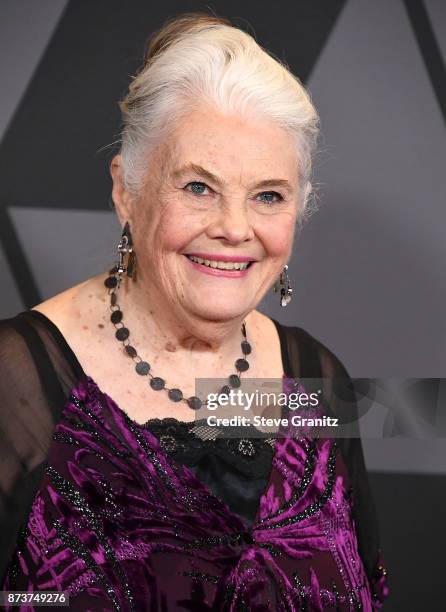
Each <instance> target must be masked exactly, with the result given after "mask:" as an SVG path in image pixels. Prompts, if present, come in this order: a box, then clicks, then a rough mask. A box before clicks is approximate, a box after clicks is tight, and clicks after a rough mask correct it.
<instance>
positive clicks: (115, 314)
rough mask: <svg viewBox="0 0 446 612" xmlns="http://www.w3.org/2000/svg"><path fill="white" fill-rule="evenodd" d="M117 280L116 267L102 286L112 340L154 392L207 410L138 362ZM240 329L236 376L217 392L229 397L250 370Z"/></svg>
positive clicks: (245, 342) (148, 366)
mask: <svg viewBox="0 0 446 612" xmlns="http://www.w3.org/2000/svg"><path fill="white" fill-rule="evenodd" d="M120 280H121V279H120V276H119V268H118V266H115V267H113V268H112V269H111V270H110V272H109V276H108V277H107V278H106V279H105V281H104V285H105V286H106V287H107V289H108V290H109V295H110V310H111V315H110V321H111V322H112V323H113V325H114V326H115V328H116V332H115V338H116V339H117V340H118V341H119V342H122V344H123V346H124V350H125V352H126V354H127V355H128V356H129V357H130V358H131V359H132V360H133V361H134V362H135V372H136V373H137V374H139V375H140V376H148V377H149V378H150V382H149V384H150V387H151V388H152V389H153V390H154V391H166V392H167V395H168V397H169V399H170V400H171V401H172V402H180V401H182V402H185V403H186V404H187V405H188V406H189V408H191V409H192V410H199V409H200V408H201V407H202V406H206V405H207V404H208V401H209V400H206V401H203V400H201V399H200V398H199V397H197V396H196V395H192V396H191V397H187V398H186V397H184V395H183V392H182V391H181V389H178V388H176V387H175V388H170V387H167V386H166V381H165V379H164V378H161V377H160V376H154V375H153V373H152V368H151V366H150V364H149V362H148V361H145V360H143V359H141V357H140V356H139V355H138V353H137V351H136V349H135V347H134V346H132V345H131V344H130V340H129V337H130V331H129V329H128V328H127V327H126V326H125V325H124V323H123V318H124V314H123V312H122V310H121V308H120V306H119V304H118V298H117V290H118V289H119V285H120ZM241 329H242V336H243V339H242V342H241V345H240V346H241V349H242V357H240V358H239V359H237V361H236V362H235V364H234V365H235V369H236V374H231V375H230V376H229V377H228V384H227V385H224V386H223V387H222V388H221V389H220V392H219V394H220V395H222V394H224V395H228V394H229V393H230V391H231V388H233V389H237V388H238V387H240V385H241V381H240V375H241V373H242V372H246V370H248V369H249V363H248V361H247V359H246V356H247V355H249V354H250V353H251V350H252V348H251V345H250V343H249V342H248V340H247V338H246V323H245V321H243V323H242V328H241Z"/></svg>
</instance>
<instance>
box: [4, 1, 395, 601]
mask: <svg viewBox="0 0 446 612" xmlns="http://www.w3.org/2000/svg"><path fill="white" fill-rule="evenodd" d="M121 110H122V115H123V130H122V141H121V148H120V151H119V154H117V155H116V156H115V157H114V158H113V160H112V162H111V175H112V179H113V191H112V197H113V201H114V204H115V207H116V212H117V215H118V217H119V221H120V223H121V225H122V227H123V232H122V236H121V239H120V241H119V245H118V253H117V261H116V265H115V266H114V267H113V268H112V269H111V271H109V272H108V273H107V274H103V275H99V276H97V277H94V278H90V279H88V280H86V281H85V282H83V283H82V284H80V285H78V286H76V287H73V288H71V289H68V290H67V291H64V292H63V293H61V294H59V295H56V296H55V297H53V298H51V299H49V300H47V301H45V302H43V303H42V304H39V305H38V306H36V307H35V308H33V309H32V310H29V311H26V312H23V313H20V314H18V315H17V316H16V317H14V318H12V319H9V320H4V321H2V322H1V327H0V338H1V343H0V358H1V377H0V387H1V397H2V411H1V413H2V425H1V426H2V434H3V438H2V457H1V472H0V474H1V487H2V488H1V490H2V511H3V519H2V520H3V523H2V538H3V540H4V544H3V547H2V553H3V568H2V569H3V579H2V585H3V590H5V591H28V592H30V591H32V592H36V591H58V592H64V593H65V596H67V597H69V598H70V609H73V610H135V611H140V610H374V609H376V608H380V607H382V600H383V598H384V596H385V594H386V591H387V587H386V583H385V570H384V568H383V566H382V564H381V563H382V562H381V560H380V550H379V542H378V535H377V527H376V518H375V514H374V510H373V501H372V499H371V496H370V490H369V485H368V481H367V474H366V471H365V467H364V460H363V455H362V450H361V442H360V439H359V438H353V437H352V438H350V439H342V440H341V439H339V440H336V439H334V438H332V437H330V438H323V437H314V438H313V437H312V436H311V435H304V434H302V435H299V436H291V435H290V436H276V438H275V440H273V441H272V442H271V439H263V438H258V439H257V438H256V439H254V438H253V439H250V438H249V439H234V438H231V439H228V438H223V437H222V436H220V435H216V436H214V437H212V436H211V437H209V436H207V435H203V432H202V430H201V429H200V428H199V427H197V426H196V424H194V417H195V414H196V411H197V409H198V408H200V407H203V405H205V403H206V401H205V398H203V397H199V394H198V393H197V391H196V388H195V383H196V379H197V378H208V379H215V378H217V379H224V382H225V383H226V385H225V389H226V390H228V389H229V390H230V389H237V388H239V387H240V385H241V383H242V382H243V377H247V376H248V375H249V378H252V379H263V378H268V379H279V380H280V381H283V383H284V385H285V386H284V388H287V387H286V385H287V384H289V383H290V380H291V381H292V380H296V378H305V377H313V378H332V379H334V378H337V377H343V378H344V379H345V378H348V375H347V373H346V371H345V369H344V368H343V366H342V364H341V363H340V362H339V360H338V359H337V358H336V357H335V355H334V354H333V353H332V352H330V351H329V350H328V349H327V348H326V347H324V346H323V345H322V344H321V343H320V342H319V341H317V340H316V339H315V338H313V337H312V336H311V335H310V334H308V333H307V332H305V331H304V330H303V329H301V328H299V327H286V326H284V325H281V324H280V323H278V322H277V321H276V320H273V319H270V318H268V317H266V316H265V315H263V314H261V313H260V312H259V311H258V310H256V306H257V305H258V303H259V302H260V301H261V299H262V298H263V297H264V295H265V293H266V292H267V291H268V289H270V288H271V287H272V286H273V284H274V283H275V282H276V281H277V279H278V278H279V279H280V294H279V299H280V301H281V304H282V305H286V304H287V303H288V302H289V300H290V298H291V287H290V282H289V277H288V272H287V262H288V260H289V258H290V254H291V251H292V244H293V238H294V233H295V228H296V225H298V224H299V223H300V222H301V221H302V219H303V218H304V215H305V208H306V205H307V202H308V198H309V195H310V193H311V190H312V187H311V182H310V179H311V176H310V175H311V158H312V155H313V153H314V149H315V143H316V137H317V132H318V117H317V113H316V111H315V109H314V107H313V105H312V104H311V101H310V98H309V95H308V93H307V92H306V91H305V89H304V88H303V86H302V84H301V83H300V81H299V80H298V79H297V78H296V77H295V76H293V75H292V74H291V73H290V72H289V70H288V69H287V68H286V67H285V66H284V65H282V64H281V63H279V62H278V61H277V60H276V59H274V58H272V57H271V55H269V54H268V53H267V52H266V51H265V50H263V49H262V48H261V47H260V46H259V45H258V44H257V43H256V42H255V41H254V40H253V38H252V37H251V36H249V35H248V34H246V33H244V32H243V31H241V30H240V29H238V28H235V27H233V26H232V25H231V24H230V23H229V22H228V21H226V20H225V19H220V18H217V17H211V16H208V15H204V14H200V13H193V14H187V15H183V16H181V17H178V18H176V19H173V20H171V21H170V22H168V23H167V24H166V25H165V26H164V27H163V28H162V29H161V30H160V31H159V32H158V33H157V34H156V35H155V36H154V37H153V38H152V40H151V43H150V45H149V47H148V52H147V56H146V59H145V62H144V65H143V67H142V69H141V70H140V72H139V74H138V75H137V76H136V77H135V78H134V79H133V81H132V83H131V85H130V88H129V92H128V93H127V95H126V97H125V99H124V100H123V101H122V103H121ZM248 370H249V371H248ZM288 390H289V387H288ZM330 409H331V411H332V412H334V413H336V411H337V410H338V411H339V406H336V400H335V394H333V396H332V403H331V405H330ZM30 605H32V602H31V604H30Z"/></svg>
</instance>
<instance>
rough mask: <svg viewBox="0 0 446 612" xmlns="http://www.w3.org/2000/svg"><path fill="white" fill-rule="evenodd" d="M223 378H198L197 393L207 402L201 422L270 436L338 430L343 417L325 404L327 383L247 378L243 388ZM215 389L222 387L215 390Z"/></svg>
mask: <svg viewBox="0 0 446 612" xmlns="http://www.w3.org/2000/svg"><path fill="white" fill-rule="evenodd" d="M225 383H226V381H224V380H222V379H198V380H197V386H196V394H197V395H198V397H200V398H205V399H206V403H205V404H203V406H202V408H201V409H200V410H198V411H197V414H196V421H197V422H199V423H200V425H206V426H207V427H213V428H219V430H220V435H226V436H228V437H232V436H234V437H237V436H239V435H241V436H243V437H263V436H265V437H267V436H271V434H274V435H290V434H291V435H293V436H297V435H299V434H303V433H305V434H309V433H310V432H311V434H312V435H318V434H320V432H321V431H326V430H327V429H328V430H335V429H336V428H337V427H338V424H339V417H337V416H336V415H335V414H331V413H329V412H327V411H326V409H325V408H324V399H323V396H324V391H323V387H319V388H314V389H310V388H306V387H304V386H303V385H302V384H301V383H300V382H299V381H298V382H296V381H295V380H293V379H290V380H289V381H288V382H287V383H286V384H285V385H284V381H283V380H282V379H273V378H272V379H264V378H262V379H258V378H257V379H252V378H249V379H248V378H244V379H243V380H242V381H241V385H240V388H231V387H229V386H227V385H226V384H225ZM215 389H219V390H218V391H215Z"/></svg>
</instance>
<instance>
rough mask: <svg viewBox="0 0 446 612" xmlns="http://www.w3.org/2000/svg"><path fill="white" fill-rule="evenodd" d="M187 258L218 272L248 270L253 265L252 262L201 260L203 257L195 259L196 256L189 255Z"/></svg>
mask: <svg viewBox="0 0 446 612" xmlns="http://www.w3.org/2000/svg"><path fill="white" fill-rule="evenodd" d="M187 257H188V259H190V260H191V261H194V262H195V263H199V264H202V265H203V266H208V267H209V268H217V269H218V270H246V268H247V267H248V266H249V264H250V263H251V262H250V261H244V262H239V261H237V262H236V261H234V262H232V261H215V260H210V259H201V257H195V256H194V255H187Z"/></svg>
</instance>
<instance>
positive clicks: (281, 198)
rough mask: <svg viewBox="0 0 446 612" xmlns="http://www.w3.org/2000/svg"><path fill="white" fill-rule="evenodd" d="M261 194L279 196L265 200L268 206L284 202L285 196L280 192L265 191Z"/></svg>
mask: <svg viewBox="0 0 446 612" xmlns="http://www.w3.org/2000/svg"><path fill="white" fill-rule="evenodd" d="M260 195H266V196H272V197H276V198H277V199H276V200H273V199H267V200H263V202H265V204H267V205H268V206H272V205H273V204H275V203H276V202H282V200H283V197H282V196H281V195H280V193H277V191H263V192H262V193H261V194H260Z"/></svg>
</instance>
